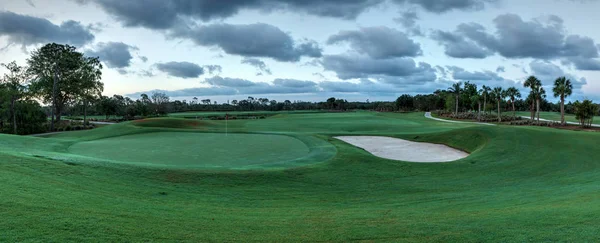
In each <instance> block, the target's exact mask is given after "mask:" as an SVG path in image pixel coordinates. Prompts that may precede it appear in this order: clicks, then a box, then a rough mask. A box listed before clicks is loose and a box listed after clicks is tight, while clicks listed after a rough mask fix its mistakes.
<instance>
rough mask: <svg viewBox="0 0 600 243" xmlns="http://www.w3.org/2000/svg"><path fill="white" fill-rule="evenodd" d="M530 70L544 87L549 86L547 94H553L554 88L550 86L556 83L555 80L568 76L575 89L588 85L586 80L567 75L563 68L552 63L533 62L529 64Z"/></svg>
mask: <svg viewBox="0 0 600 243" xmlns="http://www.w3.org/2000/svg"><path fill="white" fill-rule="evenodd" d="M529 68H530V69H531V74H532V75H534V76H536V77H537V78H538V79H540V80H541V81H542V84H543V85H544V86H547V87H546V92H547V93H549V92H551V90H552V88H551V87H550V86H551V85H552V84H553V83H554V80H556V78H558V77H562V76H566V77H567V78H568V79H570V80H571V82H572V83H573V88H574V89H580V88H581V87H582V86H583V85H584V84H587V80H586V79H585V78H577V77H575V76H574V75H572V74H568V73H565V71H564V70H562V68H560V67H559V66H558V65H555V64H554V63H551V62H547V61H539V60H536V61H532V62H531V63H529Z"/></svg>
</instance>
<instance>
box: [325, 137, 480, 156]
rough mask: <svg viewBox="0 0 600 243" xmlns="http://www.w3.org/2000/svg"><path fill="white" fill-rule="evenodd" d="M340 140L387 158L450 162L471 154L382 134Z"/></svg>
mask: <svg viewBox="0 0 600 243" xmlns="http://www.w3.org/2000/svg"><path fill="white" fill-rule="evenodd" d="M335 138H337V139H339V140H342V141H344V142H347V143H349V144H352V145H354V146H357V147H360V148H363V149H364V150H366V151H368V152H369V153H371V154H373V155H375V156H377V157H381V158H386V159H393V160H402V161H409V162H449V161H454V160H458V159H462V158H465V157H467V156H469V154H468V153H465V152H463V151H460V150H458V149H453V148H451V147H448V146H446V145H440V144H432V143H417V142H412V141H407V140H403V139H398V138H390V137H380V136H340V137H335Z"/></svg>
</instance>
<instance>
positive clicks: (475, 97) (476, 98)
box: [470, 92, 482, 121]
mask: <svg viewBox="0 0 600 243" xmlns="http://www.w3.org/2000/svg"><path fill="white" fill-rule="evenodd" d="M481 97H482V96H481V94H479V92H477V93H475V94H473V95H471V98H470V99H471V103H473V104H475V103H477V121H481Z"/></svg>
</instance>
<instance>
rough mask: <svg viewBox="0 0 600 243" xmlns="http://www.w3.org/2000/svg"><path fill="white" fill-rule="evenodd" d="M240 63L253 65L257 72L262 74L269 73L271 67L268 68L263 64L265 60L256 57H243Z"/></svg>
mask: <svg viewBox="0 0 600 243" xmlns="http://www.w3.org/2000/svg"><path fill="white" fill-rule="evenodd" d="M241 63H242V64H248V65H250V66H253V67H255V68H256V69H258V71H259V73H260V74H262V73H263V72H264V73H266V74H268V75H271V74H272V73H271V69H269V67H267V64H265V62H263V61H261V60H259V59H256V58H244V59H243V60H242V62H241Z"/></svg>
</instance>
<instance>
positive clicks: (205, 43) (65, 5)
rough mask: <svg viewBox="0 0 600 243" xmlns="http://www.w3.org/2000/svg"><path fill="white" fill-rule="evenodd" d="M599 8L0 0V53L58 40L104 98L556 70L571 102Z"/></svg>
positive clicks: (274, 95)
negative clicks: (92, 63)
mask: <svg viewBox="0 0 600 243" xmlns="http://www.w3.org/2000/svg"><path fill="white" fill-rule="evenodd" d="M599 9H600V1H596V0H228V1H224V0H145V1H142V0H139V1H137V0H131V1H124V0H3V1H1V2H0V62H2V63H6V62H10V61H13V60H16V61H17V62H18V63H19V64H25V62H26V59H27V57H28V56H29V53H30V52H31V51H32V50H34V49H36V48H39V47H40V46H41V45H43V44H45V43H48V42H57V43H67V44H70V45H74V46H77V47H78V49H79V50H81V51H83V52H85V53H86V54H87V55H90V56H99V57H100V59H101V61H102V62H103V64H104V70H103V73H104V75H103V77H102V80H103V82H104V83H105V91H104V94H105V95H113V94H121V95H128V96H130V97H132V98H138V97H139V94H140V93H142V92H146V93H152V92H153V91H156V90H161V91H164V92H166V93H167V94H168V95H170V96H171V97H173V98H177V99H188V100H189V99H191V98H192V97H198V98H199V99H206V98H210V99H213V100H217V101H219V102H227V100H233V99H240V98H245V97H247V96H254V97H267V98H271V99H276V100H280V101H282V100H284V99H289V100H311V101H316V100H323V99H325V98H327V97H330V96H335V97H340V98H345V99H348V100H359V101H364V100H366V99H369V100H371V101H374V100H392V99H395V98H396V97H397V96H398V95H400V94H403V93H409V94H418V93H430V92H432V91H434V90H436V89H446V88H447V87H448V86H450V84H452V83H453V82H458V81H462V82H464V81H471V82H474V83H476V84H478V85H488V86H492V87H495V86H502V87H509V86H516V87H519V88H521V87H522V81H523V80H524V79H526V78H527V77H528V76H529V75H536V76H537V77H538V78H539V79H541V80H542V82H543V83H544V85H548V86H549V85H551V84H552V82H553V80H554V79H556V78H557V77H558V76H563V75H564V76H567V77H569V78H570V79H571V80H572V81H573V83H574V88H575V92H574V95H573V98H574V99H580V98H583V97H587V98H592V99H596V100H597V101H600V100H598V99H600V58H599V50H600V29H599V28H598V27H597V23H600V14H598V10H599ZM4 71H5V70H0V73H3V72H4ZM546 89H547V91H551V88H550V87H547V88H546ZM551 96H552V95H551V94H550V95H549V97H551Z"/></svg>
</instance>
